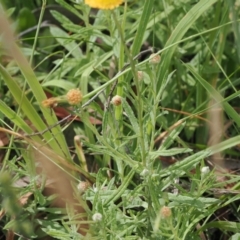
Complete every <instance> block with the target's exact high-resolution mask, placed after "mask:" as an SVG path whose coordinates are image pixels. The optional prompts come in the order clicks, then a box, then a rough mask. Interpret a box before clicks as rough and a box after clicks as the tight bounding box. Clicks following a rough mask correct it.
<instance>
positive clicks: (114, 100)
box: [111, 95, 122, 106]
mask: <svg viewBox="0 0 240 240" xmlns="http://www.w3.org/2000/svg"><path fill="white" fill-rule="evenodd" d="M111 103H112V104H113V105H114V106H119V105H121V104H122V98H121V97H120V96H118V95H116V96H114V97H113V98H112V100H111Z"/></svg>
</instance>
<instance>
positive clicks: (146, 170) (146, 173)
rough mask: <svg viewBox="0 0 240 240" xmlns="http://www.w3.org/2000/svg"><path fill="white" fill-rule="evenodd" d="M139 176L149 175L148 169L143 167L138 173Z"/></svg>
mask: <svg viewBox="0 0 240 240" xmlns="http://www.w3.org/2000/svg"><path fill="white" fill-rule="evenodd" d="M140 175H141V176H143V177H146V176H148V175H149V170H148V169H146V168H144V169H143V171H142V172H141V173H140Z"/></svg>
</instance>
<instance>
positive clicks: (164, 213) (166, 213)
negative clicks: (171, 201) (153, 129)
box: [160, 206, 172, 218]
mask: <svg viewBox="0 0 240 240" xmlns="http://www.w3.org/2000/svg"><path fill="white" fill-rule="evenodd" d="M160 215H161V217H162V218H169V217H170V216H171V215H172V211H171V209H170V208H169V207H167V206H163V207H162V209H161V210H160Z"/></svg>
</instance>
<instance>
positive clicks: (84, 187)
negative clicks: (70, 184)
mask: <svg viewBox="0 0 240 240" xmlns="http://www.w3.org/2000/svg"><path fill="white" fill-rule="evenodd" d="M89 187H90V184H89V182H85V181H81V182H80V183H79V184H78V186H77V188H78V190H79V191H80V192H85V191H86V190H87V189H88V188H89Z"/></svg>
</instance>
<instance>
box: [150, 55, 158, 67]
mask: <svg viewBox="0 0 240 240" xmlns="http://www.w3.org/2000/svg"><path fill="white" fill-rule="evenodd" d="M160 60H161V57H160V55H156V54H155V53H153V54H151V55H150V57H149V63H151V64H152V65H155V64H158V63H160Z"/></svg>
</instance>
